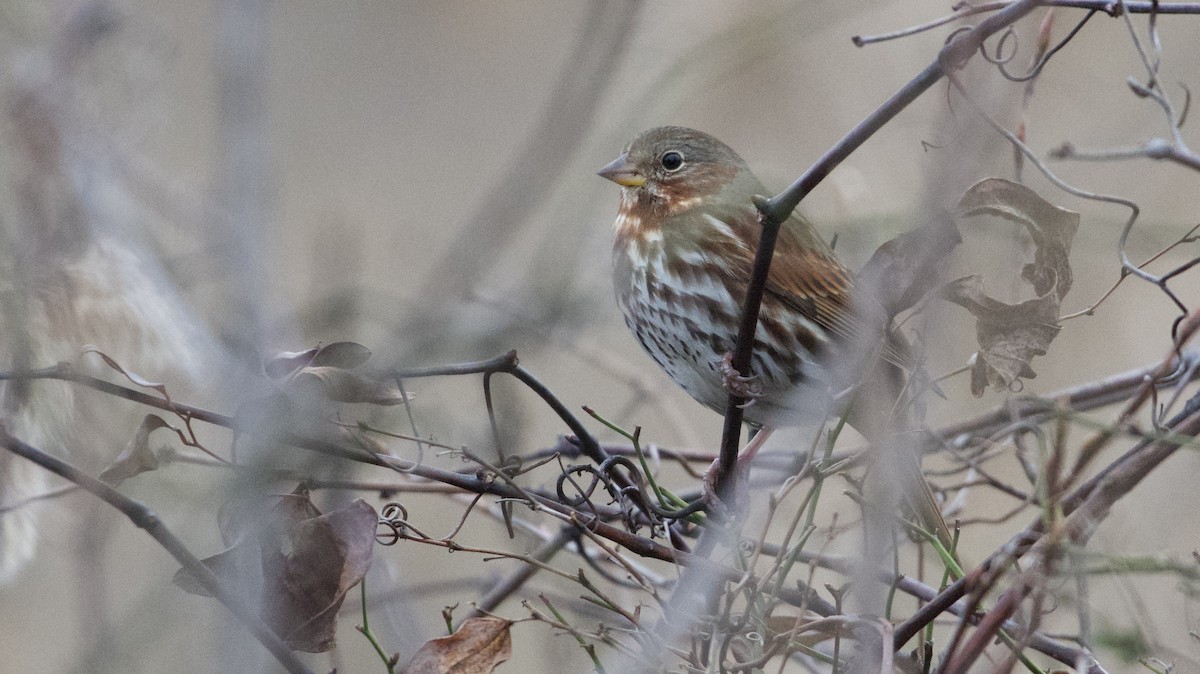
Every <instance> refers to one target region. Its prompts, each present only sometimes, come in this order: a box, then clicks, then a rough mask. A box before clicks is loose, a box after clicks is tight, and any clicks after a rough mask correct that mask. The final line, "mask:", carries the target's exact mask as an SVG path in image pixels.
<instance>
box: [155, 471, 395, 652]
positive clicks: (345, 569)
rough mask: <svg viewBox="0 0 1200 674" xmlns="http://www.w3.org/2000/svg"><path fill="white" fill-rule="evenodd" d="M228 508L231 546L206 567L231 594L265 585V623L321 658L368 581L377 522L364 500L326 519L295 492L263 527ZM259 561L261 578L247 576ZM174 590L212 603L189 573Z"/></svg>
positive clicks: (225, 532)
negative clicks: (348, 599) (348, 600)
mask: <svg viewBox="0 0 1200 674" xmlns="http://www.w3.org/2000/svg"><path fill="white" fill-rule="evenodd" d="M240 506H241V507H240V508H236V509H234V508H230V509H228V510H227V509H222V517H221V520H220V522H219V524H220V525H221V535H222V537H223V538H224V539H225V540H226V543H227V544H228V545H230V547H229V549H227V550H225V551H224V552H221V553H218V554H216V555H213V556H212V557H208V558H206V559H204V560H202V561H203V563H204V564H205V565H206V566H208V567H209V568H210V569H212V571H213V573H214V574H215V575H216V576H217V578H218V579H219V580H220V581H221V582H222V583H223V584H226V585H227V586H229V587H245V586H246V584H247V583H248V582H259V581H261V587H262V596H261V597H260V599H259V604H260V606H261V611H262V617H263V620H264V621H266V623H267V625H268V626H270V627H271V629H272V630H273V631H274V632H275V633H276V634H278V635H280V637H281V638H282V639H283V640H284V642H285V643H286V644H287V645H288V646H289V647H290V648H293V649H296V650H300V651H307V652H310V653H318V652H323V651H328V650H330V649H332V648H333V647H334V645H335V641H334V635H335V633H336V619H337V612H338V609H339V608H340V607H341V605H342V601H343V600H344V599H345V596H346V593H347V592H348V591H349V590H350V589H351V588H352V587H354V586H355V585H357V584H358V583H359V582H360V581H361V580H362V579H363V576H365V575H366V573H367V569H368V568H370V565H371V554H372V552H373V550H374V545H375V531H376V527H377V523H378V515H377V514H376V512H375V509H374V508H372V507H371V506H370V505H368V504H367V503H366V502H364V501H362V500H361V499H359V500H355V501H354V502H353V503H351V504H350V505H348V506H346V507H345V508H341V509H339V510H334V511H332V512H330V513H327V514H324V515H322V514H321V513H320V511H319V510H317V508H316V506H314V505H313V504H312V502H311V501H309V499H308V493H307V492H306V491H305V490H303V489H297V490H296V491H295V492H293V493H292V494H289V495H287V496H284V497H282V498H280V499H278V500H277V501H276V502H275V503H274V504H273V505H272V506H271V507H270V510H269V511H268V512H267V513H266V514H265V516H264V517H262V518H261V519H260V520H257V521H253V522H247V521H245V520H246V519H249V517H250V513H249V512H248V511H247V509H246V508H245V507H244V506H245V504H244V503H243V504H240ZM255 559H257V561H258V564H257V567H258V568H257V569H256V571H258V572H259V573H256V574H254V575H253V577H252V578H247V577H246V576H245V575H243V574H244V573H245V571H246V569H247V567H248V566H252V565H251V564H248V563H247V562H253V561H254V560H255ZM174 581H175V584H176V585H178V586H179V587H181V588H183V589H184V590H186V591H188V592H191V593H192V594H200V595H204V596H209V595H208V592H207V591H204V590H203V588H200V587H199V583H197V582H196V581H195V579H194V578H192V576H191V574H189V573H188V572H187V570H186V569H181V570H180V571H179V572H178V573H176V574H175V579H174Z"/></svg>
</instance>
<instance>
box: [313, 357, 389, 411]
mask: <svg viewBox="0 0 1200 674" xmlns="http://www.w3.org/2000/svg"><path fill="white" fill-rule="evenodd" d="M293 385H294V387H295V390H296V391H298V392H301V393H310V392H319V393H320V394H322V395H323V396H324V397H325V398H328V399H330V400H335V401H337V402H343V403H370V404H372V405H399V404H400V403H402V402H404V400H405V397H404V394H403V393H401V392H400V387H399V385H397V383H396V381H395V380H394V379H391V378H385V377H373V376H369V375H365V374H359V373H357V372H351V371H349V370H345V369H342V368H339V367H316V366H312V367H306V368H304V369H303V370H301V371H300V372H299V373H297V374H296V377H295V379H294V380H293ZM410 398H411V396H410Z"/></svg>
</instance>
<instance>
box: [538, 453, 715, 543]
mask: <svg viewBox="0 0 1200 674" xmlns="http://www.w3.org/2000/svg"><path fill="white" fill-rule="evenodd" d="M618 469H624V471H625V475H626V478H627V483H628V484H627V486H624V487H622V486H621V485H620V484H619V481H618V480H616V479H614V477H613V476H614V475H616V471H617V470H618ZM585 474H586V475H588V476H589V477H590V478H591V479H590V481H589V482H588V484H587V486H586V487H584V486H581V485H580V484H579V483H578V482H577V481H576V480H575V476H576V475H585ZM568 484H570V486H571V487H572V489H573V490H574V492H575V493H576V494H578V495H577V496H568V495H567V493H566V489H565V487H566V485H568ZM600 485H604V489H605V491H607V492H608V493H609V495H610V496H611V497H612V499H613V500H614V501H615V502H617V503H618V504H620V506H621V508H622V510H623V511H624V512H625V513H626V520H627V522H628V523H629V524H630V526H636V523H635V522H633V514H634V512H635V511H639V510H640V511H641V512H643V513H646V514H647V515H648V516H650V517H651V518H658V519H661V520H679V519H683V518H685V517H687V516H689V515H691V514H693V513H697V512H699V511H701V510H703V509H704V505H705V504H704V501H703V500H702V499H700V500H697V501H695V502H693V503H690V504H688V505H687V506H684V507H683V508H680V509H678V510H668V509H665V508H663V507H661V506H659V505H658V504H657V503H656V502H654V501H653V500H651V499H649V498H648V497H647V493H648V490H647V489H646V480H645V477H644V476H643V475H642V472H641V470H640V469H639V467H638V465H637V464H636V463H634V462H633V461H632V460H631V459H629V458H628V457H624V456H613V457H609V458H608V459H607V460H606V461H604V462H603V463H601V464H600V465H599V466H592V465H589V464H573V465H569V466H567V467H566V468H565V469H564V470H563V471H562V473H560V474H559V476H558V481H557V483H556V484H555V490H556V492H557V495H558V498H559V499H560V501H561V502H563V503H565V504H567V505H570V506H571V507H575V508H578V507H580V506H583V505H585V504H586V505H587V506H588V507H589V508H590V507H591V506H592V497H593V495H594V494H595V492H596V488H597V487H599V486H600ZM593 511H594V509H593ZM651 524H652V525H659V524H661V522H658V521H655V522H652V523H651ZM653 528H654V529H656V530H657V529H658V528H659V527H658V526H654V527H653Z"/></svg>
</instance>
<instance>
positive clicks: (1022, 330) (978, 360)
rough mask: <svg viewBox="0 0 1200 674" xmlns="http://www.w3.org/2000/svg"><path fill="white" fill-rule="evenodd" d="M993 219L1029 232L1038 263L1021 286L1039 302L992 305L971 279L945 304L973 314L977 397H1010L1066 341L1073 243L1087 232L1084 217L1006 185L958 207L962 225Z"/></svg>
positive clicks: (992, 186)
mask: <svg viewBox="0 0 1200 674" xmlns="http://www.w3.org/2000/svg"><path fill="white" fill-rule="evenodd" d="M981 214H990V215H997V216H1000V217H1002V218H1005V219H1008V220H1012V221H1015V222H1018V223H1020V224H1022V225H1024V226H1025V229H1026V230H1027V231H1028V232H1029V235H1030V237H1032V239H1033V243H1034V246H1035V252H1034V259H1033V262H1031V263H1028V264H1026V265H1024V267H1022V269H1021V278H1023V279H1025V281H1026V282H1028V283H1029V284H1030V285H1032V286H1033V290H1034V293H1035V294H1036V297H1034V298H1033V299H1029V300H1025V301H1023V302H1018V303H1016V304H1008V303H1005V302H1001V301H999V300H997V299H994V298H992V297H989V296H988V295H987V294H986V293H985V292H984V289H983V279H981V278H980V277H979V276H966V277H963V278H960V279H958V280H956V281H952V282H950V283H949V284H947V285H946V286H945V287H944V288H943V289H942V293H941V294H942V296H943V297H945V298H946V299H948V300H950V301H951V302H954V303H955V304H958V305H960V306H962V307H964V308H965V309H966V310H967V311H970V312H971V313H972V314H973V315H974V316H975V319H976V323H975V333H976V337H977V338H978V340H979V351H978V352H976V354H975V357H974V363H973V364H972V369H971V393H973V394H974V395H976V396H980V395H983V392H984V390H985V389H986V388H987V387H988V386H991V387H992V388H995V389H999V390H1009V389H1010V388H1011V387H1012V386H1013V385H1014V384H1015V383H1016V382H1018V381H1019V380H1020V379H1022V378H1025V379H1032V378H1033V377H1035V376H1037V375H1036V373H1035V372H1034V371H1033V368H1032V367H1030V365H1029V363H1030V361H1031V360H1033V358H1034V356H1041V355H1045V353H1046V349H1047V348H1049V346H1050V342H1051V341H1053V340H1054V338H1055V337H1056V336H1057V335H1058V331H1059V329H1060V326H1059V325H1058V314H1059V306H1060V305H1061V304H1062V299H1063V297H1065V296H1066V294H1067V292H1068V291H1070V290H1071V282H1072V277H1071V265H1070V262H1069V260H1068V256H1069V255H1070V252H1071V242H1072V240H1073V239H1074V238H1075V233H1076V231H1078V229H1079V214H1078V213H1076V212H1074V211H1068V210H1066V209H1063V208H1059V207H1058V206H1055V205H1054V204H1051V203H1050V202H1048V201H1046V200H1045V199H1043V198H1042V197H1040V196H1038V194H1037V193H1036V192H1034V191H1033V190H1031V189H1029V188H1028V187H1025V186H1023V185H1018V184H1016V183H1013V182H1009V181H1007V180H1002V179H1000V178H987V179H985V180H982V181H980V182H978V183H976V184H975V185H974V186H972V187H971V188H970V189H969V190H967V192H966V194H964V195H963V198H962V199H961V200H960V201H959V203H958V215H959V217H968V216H973V215H981Z"/></svg>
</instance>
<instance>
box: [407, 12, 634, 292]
mask: <svg viewBox="0 0 1200 674" xmlns="http://www.w3.org/2000/svg"><path fill="white" fill-rule="evenodd" d="M642 4H643V3H642V1H641V0H614V1H610V2H594V3H590V4H589V7H590V9H589V10H588V16H587V18H586V19H584V22H583V25H582V26H581V27H580V29H579V42H578V43H577V44H576V45H575V49H574V51H573V53H572V54H571V56H570V58H569V59H568V61H567V63H566V65H565V66H564V67H563V69H562V72H561V73H560V74H559V76H558V80H557V81H556V82H555V83H554V87H553V88H552V89H551V92H550V96H549V97H548V98H547V101H548V102H547V104H546V106H545V108H544V110H543V111H542V116H541V119H540V120H539V121H538V123H537V125H536V126H534V127H533V129H531V130H530V132H529V140H528V141H526V144H525V147H524V148H523V149H522V150H521V151H520V152H519V153H517V155H516V156H515V157H513V158H512V159H511V160H510V161H508V162H506V164H505V165H506V166H508V167H509V169H510V170H508V171H505V172H504V175H503V177H502V178H501V179H500V180H499V181H497V182H496V184H495V185H493V186H492V187H491V189H489V190H488V191H487V194H486V195H485V196H484V198H483V201H482V202H480V204H479V208H478V209H477V210H476V211H475V213H473V214H472V215H471V217H469V218H468V219H467V221H466V223H464V224H463V226H461V227H459V228H458V231H459V235H458V237H457V238H456V239H455V240H454V242H452V243H451V244H450V246H449V248H448V249H447V250H448V251H450V252H449V253H448V254H447V258H446V260H444V261H443V262H442V263H440V264H438V265H435V266H434V268H435V269H438V268H440V269H453V270H454V274H452V275H446V274H433V275H431V277H430V283H429V285H428V286H427V287H426V289H425V293H423V294H425V295H426V296H428V297H437V298H446V297H452V298H461V297H466V296H467V295H468V294H469V293H470V292H471V291H472V289H473V288H474V287H475V285H476V284H477V283H478V282H479V279H481V278H483V276H484V275H485V274H487V273H488V272H489V271H490V270H491V269H492V267H493V266H494V265H495V264H496V263H497V262H499V261H501V260H504V259H506V258H505V257H504V256H503V255H496V254H495V253H496V251H497V250H499V249H500V248H502V247H503V246H504V245H505V244H507V243H508V241H509V239H511V238H512V236H513V234H514V233H515V232H516V231H518V228H519V227H520V226H521V225H523V224H525V223H526V222H528V220H529V217H530V215H532V214H533V213H535V212H536V211H537V209H538V208H539V207H541V205H542V203H543V201H545V198H546V196H547V195H548V194H549V193H550V190H551V186H552V185H554V184H555V182H556V181H557V179H558V178H559V177H560V176H561V175H562V173H563V169H564V167H565V166H566V165H567V164H568V162H570V161H571V159H572V157H573V156H574V153H575V150H576V148H578V147H579V144H580V142H582V140H583V139H584V138H586V137H587V133H586V132H587V129H588V127H589V126H590V125H591V123H592V118H593V116H594V115H595V114H596V111H597V110H598V109H599V108H600V105H599V102H600V100H601V99H602V98H603V96H604V94H605V92H606V91H607V90H608V87H609V85H610V84H611V83H612V80H613V76H614V75H615V74H616V73H617V72H619V70H620V69H619V68H617V64H616V61H617V59H618V58H619V57H620V56H621V54H622V53H623V52H624V50H625V45H626V44H628V42H629V40H630V38H631V37H632V36H633V35H634V34H635V33H636V32H637V31H636V30H635V25H636V21H637V17H638V14H639V10H640V9H641V6H642ZM470 251H476V252H477V254H474V255H471V254H470ZM464 255H468V257H467V258H465V259H464Z"/></svg>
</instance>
